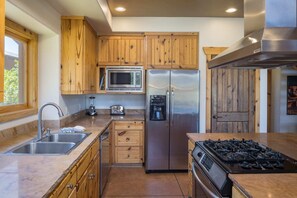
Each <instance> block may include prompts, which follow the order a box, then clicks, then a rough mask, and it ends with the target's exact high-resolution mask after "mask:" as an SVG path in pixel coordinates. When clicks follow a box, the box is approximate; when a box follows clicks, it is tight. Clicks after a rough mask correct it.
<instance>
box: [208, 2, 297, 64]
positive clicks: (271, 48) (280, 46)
mask: <svg viewBox="0 0 297 198" xmlns="http://www.w3.org/2000/svg"><path fill="white" fill-rule="evenodd" d="M296 6H297V1H296V0H286V1H279V0H245V1H244V7H245V12H244V13H245V14H244V16H245V17H244V18H245V24H244V27H245V35H246V36H245V37H244V38H242V39H241V40H239V41H238V42H236V43H235V44H234V45H232V46H231V47H229V48H228V49H227V50H225V51H224V52H222V53H221V54H219V55H218V56H217V57H215V58H214V59H213V60H212V61H210V62H209V64H208V65H209V66H208V67H209V68H216V67H220V68H224V67H231V68H232V67H236V68H269V67H279V66H291V65H296V64H297V58H296V57H297V28H296V25H297V11H296Z"/></svg>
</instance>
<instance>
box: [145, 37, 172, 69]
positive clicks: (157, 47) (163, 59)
mask: <svg viewBox="0 0 297 198" xmlns="http://www.w3.org/2000/svg"><path fill="white" fill-rule="evenodd" d="M146 39H147V65H146V67H147V69H170V68H171V36H170V35H165V36H164V35H162V36H160V35H159V36H155V35H148V36H147V37H146Z"/></svg>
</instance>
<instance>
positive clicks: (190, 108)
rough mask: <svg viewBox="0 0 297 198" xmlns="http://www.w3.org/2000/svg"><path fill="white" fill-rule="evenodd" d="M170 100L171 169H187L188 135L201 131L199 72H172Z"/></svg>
mask: <svg viewBox="0 0 297 198" xmlns="http://www.w3.org/2000/svg"><path fill="white" fill-rule="evenodd" d="M170 99H171V108H170V111H171V116H170V120H171V122H170V157H169V159H170V169H186V168H187V159H188V155H187V153H188V144H187V142H188V138H187V136H186V133H196V132H197V131H199V128H198V124H199V72H198V71H197V70H194V71H192V70H172V71H171V98H170Z"/></svg>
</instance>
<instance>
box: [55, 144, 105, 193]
mask: <svg viewBox="0 0 297 198" xmlns="http://www.w3.org/2000/svg"><path fill="white" fill-rule="evenodd" d="M60 197H63V198H64V197H71V198H74V197H78V198H84V197H99V141H95V142H94V143H93V144H92V146H91V147H90V148H89V149H88V151H87V152H86V153H85V154H84V156H83V157H82V158H81V159H80V160H79V161H78V162H77V164H76V165H75V166H74V167H73V168H72V170H71V171H70V172H69V173H68V174H67V175H66V176H65V178H64V179H63V180H62V182H61V183H60V184H59V186H58V187H57V188H56V189H55V190H54V192H53V193H52V194H51V195H50V198H60Z"/></svg>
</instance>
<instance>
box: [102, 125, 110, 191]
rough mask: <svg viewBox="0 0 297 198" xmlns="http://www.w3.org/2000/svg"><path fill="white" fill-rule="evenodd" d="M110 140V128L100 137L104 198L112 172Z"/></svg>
mask: <svg viewBox="0 0 297 198" xmlns="http://www.w3.org/2000/svg"><path fill="white" fill-rule="evenodd" d="M109 149H110V140H109V128H106V129H105V131H104V132H103V133H102V134H101V135H100V195H101V196H102V194H103V190H104V187H105V185H106V183H107V180H108V175H109V172H110V168H111V166H110V160H109V156H110V153H109V151H110V150H109Z"/></svg>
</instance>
